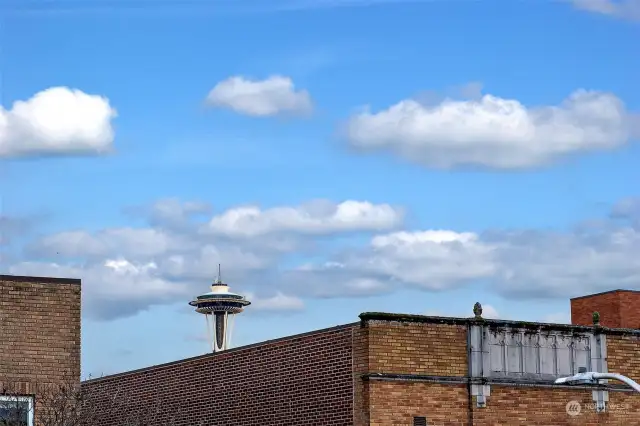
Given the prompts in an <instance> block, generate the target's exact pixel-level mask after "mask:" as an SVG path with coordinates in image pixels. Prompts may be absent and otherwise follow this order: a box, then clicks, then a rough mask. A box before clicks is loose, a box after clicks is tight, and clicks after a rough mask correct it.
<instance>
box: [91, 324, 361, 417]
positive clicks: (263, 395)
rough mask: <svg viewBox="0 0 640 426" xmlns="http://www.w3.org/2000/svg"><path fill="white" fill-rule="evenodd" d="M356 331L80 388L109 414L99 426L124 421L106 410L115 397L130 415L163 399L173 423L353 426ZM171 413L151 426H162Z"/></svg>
mask: <svg viewBox="0 0 640 426" xmlns="http://www.w3.org/2000/svg"><path fill="white" fill-rule="evenodd" d="M356 329H357V326H354V325H353V324H352V325H347V326H342V327H336V328H333V329H327V330H319V331H316V332H313V333H310V334H306V335H300V336H292V337H289V338H285V339H281V340H277V341H272V342H265V343H263V344H259V345H254V346H249V347H243V348H237V349H232V350H230V351H227V352H222V353H219V354H211V355H205V356H201V357H197V358H191V359H187V360H183V361H179V362H175V363H171V364H165V365H161V366H156V367H151V368H148V369H144V370H139V371H135V372H129V373H124V374H121V375H115V376H110V377H105V378H101V379H95V380H91V381H87V382H83V388H84V389H85V390H86V391H87V393H88V394H89V395H95V399H94V403H95V404H96V405H97V406H98V407H99V408H101V409H103V410H105V411H104V412H105V413H107V414H105V415H104V416H103V417H102V418H101V420H100V421H99V422H97V423H96V424H95V426H111V425H113V426H116V425H118V426H119V425H120V424H121V419H122V418H121V417H118V415H117V414H119V413H116V414H114V413H110V412H109V411H110V410H109V407H108V406H107V405H105V404H109V403H108V402H106V400H105V398H107V397H108V396H109V395H115V394H116V393H119V394H120V395H122V397H123V398H126V399H127V400H128V404H129V406H130V407H133V410H136V409H138V407H145V406H149V405H150V404H155V402H157V401H161V403H162V406H163V408H164V409H166V413H172V412H173V413H179V415H178V416H177V417H178V419H177V421H176V422H175V425H176V426H177V425H183V426H197V425H200V424H205V425H207V426H227V425H234V426H255V425H263V426H283V425H309V426H311V425H314V426H322V425H331V426H341V425H345V426H346V425H352V424H353V416H354V409H353V408H354V407H353V399H354V395H353V394H354V385H353V368H354V367H353V342H354V330H356ZM168 415H169V414H162V416H159V417H158V418H157V419H156V418H154V419H155V420H153V421H152V422H151V423H150V425H149V426H151V425H153V424H156V425H161V426H165V425H166V424H168V421H169V420H168V417H167V416H168ZM202 422H204V423H202ZM171 424H174V423H171Z"/></svg>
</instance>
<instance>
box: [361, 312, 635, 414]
mask: <svg viewBox="0 0 640 426" xmlns="http://www.w3.org/2000/svg"><path fill="white" fill-rule="evenodd" d="M363 318H364V321H363V323H364V324H363V327H362V328H363V330H366V335H367V341H368V343H369V346H368V347H369V350H368V351H367V353H366V358H367V365H368V370H369V373H370V374H365V375H364V376H365V377H364V381H363V382H364V383H363V385H362V389H363V390H364V392H365V396H364V397H363V398H362V401H363V402H364V403H363V404H362V405H360V408H361V409H362V410H364V411H366V419H367V421H368V423H364V422H362V423H356V426H362V425H364V424H370V425H372V426H401V425H403V426H411V425H412V424H413V418H414V417H415V416H424V417H426V418H427V421H428V423H427V424H428V425H430V426H436V425H441V426H445V425H460V426H462V425H465V426H468V425H475V426H496V425H504V426H512V425H523V426H524V425H540V426H550V425H554V426H555V425H558V426H560V425H603V424H607V425H620V426H622V425H640V421H638V420H637V412H638V411H640V395H638V394H637V393H633V392H627V391H618V390H615V389H612V390H611V391H610V392H609V405H608V407H609V411H608V412H606V413H596V411H595V408H594V402H593V399H592V391H591V389H589V388H584V387H583V388H577V389H576V388H567V387H566V386H554V385H552V384H551V383H549V382H542V383H535V381H526V380H525V381H511V382H510V383H509V382H508V381H507V383H500V384H499V383H490V395H489V396H488V398H487V405H486V407H484V408H478V407H477V406H476V399H475V397H473V396H471V397H470V385H469V384H468V382H467V378H468V368H469V367H468V357H467V350H468V349H467V342H468V336H467V326H466V325H463V324H464V322H465V321H466V320H464V319H457V320H455V319H451V320H450V321H449V322H450V323H445V322H446V321H441V322H440V323H438V319H430V320H428V321H424V317H423V318H422V319H420V318H415V317H413V316H410V315H393V314H370V315H368V314H364V317H363ZM367 318H369V319H367ZM371 318H375V319H371ZM377 318H388V319H387V320H379V319H377ZM403 318H405V319H406V321H405V320H403ZM421 321H422V322H421ZM605 331H606V330H605ZM623 331H624V330H622V331H621V330H618V332H615V333H614V332H612V333H611V334H610V335H607V347H608V365H609V371H615V372H618V373H622V374H624V375H627V376H629V377H631V378H634V379H636V380H640V334H634V333H623ZM570 401H578V402H579V403H580V404H581V407H582V411H581V413H580V414H578V415H577V416H574V417H572V416H570V415H568V414H567V408H566V407H567V403H569V402H570ZM356 406H357V405H356Z"/></svg>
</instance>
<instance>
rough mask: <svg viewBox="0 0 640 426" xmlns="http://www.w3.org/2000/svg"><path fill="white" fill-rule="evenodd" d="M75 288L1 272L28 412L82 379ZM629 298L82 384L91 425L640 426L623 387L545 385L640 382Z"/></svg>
mask: <svg viewBox="0 0 640 426" xmlns="http://www.w3.org/2000/svg"><path fill="white" fill-rule="evenodd" d="M79 284H80V283H79V281H78V280H67V279H53V278H34V277H11V276H0V290H1V292H0V308H1V309H0V321H1V325H2V328H1V329H0V333H1V334H0V377H1V378H2V380H0V381H2V382H3V383H11V384H12V385H14V386H16V385H17V386H18V387H19V388H20V392H21V394H22V395H23V396H24V397H25V398H27V399H28V401H29V403H31V404H34V405H35V408H36V411H37V409H38V395H37V389H36V387H35V385H36V384H38V383H42V382H56V381H58V380H66V379H67V378H68V377H75V378H79V373H80V369H79V367H80V366H79V338H80V286H79ZM637 294H638V293H636V292H627V291H621V290H617V291H614V292H608V293H602V294H597V295H591V296H587V297H582V298H576V299H573V300H572V301H571V311H572V319H573V322H574V324H573V325H561V324H541V323H528V322H518V321H502V320H488V319H482V318H476V317H471V318H443V317H429V316H419V315H402V314H390V313H364V314H361V315H360V321H358V322H354V323H352V324H346V325H343V326H338V327H333V328H329V329H324V330H317V331H313V332H310V333H305V334H301V335H296V336H290V337H286V338H282V339H277V340H272V341H268V342H263V343H258V344H254V345H249V346H244V347H239V348H234V349H231V350H227V351H223V352H220V353H217V354H209V355H203V356H199V357H194V358H189V359H185V360H180V361H176V362H172V363H168V364H163V365H158V366H153V367H149V368H144V369H141V370H136V371H130V372H126V373H122V374H116V375H112V376H107V377H103V378H99V379H94V380H90V381H86V382H83V384H82V387H83V389H85V390H86V391H87V393H88V394H89V395H90V396H91V398H92V402H93V407H96V408H97V409H99V410H101V409H104V415H102V416H101V419H100V420H99V421H98V422H96V424H95V426H110V425H114V426H115V425H118V426H122V424H123V423H125V422H123V421H122V416H124V415H126V413H127V411H135V410H137V409H138V408H140V407H151V406H156V405H157V404H160V405H161V406H162V407H163V412H164V413H165V414H166V413H169V414H171V413H173V415H174V418H173V419H172V421H171V422H169V421H168V417H161V416H159V417H157V418H156V419H155V420H154V421H152V422H150V423H151V424H156V425H162V426H167V425H169V424H175V425H184V426H197V425H207V426H218V425H221V426H222V425H224V426H227V425H238V426H248V425H251V426H253V425H273V426H282V425H300V426H302V425H335V426H341V425H354V426H365V425H379V426H382V425H407V426H408V425H543V426H551V425H597V424H607V425H640V421H638V420H637V417H636V415H635V413H636V412H637V410H638V409H639V408H640V396H639V395H638V394H636V393H633V392H631V391H630V390H629V389H628V388H626V387H624V386H622V385H619V384H616V383H608V384H604V385H602V386H600V387H597V388H594V387H586V386H561V385H555V384H553V381H554V379H555V378H556V377H558V376H564V375H570V374H573V373H575V372H576V371H577V370H578V368H579V367H587V369H589V370H596V371H611V372H616V373H621V374H623V375H626V376H629V377H631V378H634V379H640V357H639V355H640V330H638V323H637V321H636V318H637V315H638V310H639V309H640V304H639V303H638V302H639V301H638V300H637V299H635V298H636V297H638V296H637ZM634 306H635V310H634ZM596 310H598V311H599V312H600V314H601V315H600V316H601V324H600V325H593V323H592V320H591V318H592V314H593V311H596ZM114 396H115V397H116V398H122V399H123V400H126V406H125V405H123V409H122V410H117V411H114V410H112V409H108V408H109V406H108V404H109V401H111V400H112V399H113V398H114ZM572 401H577V403H573V402H572ZM568 405H569V407H572V408H573V411H571V412H570V414H573V415H569V414H568V413H567V406H568ZM576 407H578V408H577V409H576ZM597 407H600V412H598V411H597V410H596V408H597ZM602 408H604V409H602Z"/></svg>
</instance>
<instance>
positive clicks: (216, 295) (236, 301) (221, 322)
mask: <svg viewBox="0 0 640 426" xmlns="http://www.w3.org/2000/svg"><path fill="white" fill-rule="evenodd" d="M250 304H251V302H249V301H248V300H247V299H246V298H245V297H244V296H241V295H239V294H235V293H231V292H230V291H229V286H228V285H227V284H225V283H223V282H222V279H221V275H220V265H218V279H217V280H216V282H214V283H213V284H212V285H211V291H210V292H209V293H205V294H203V295H201V296H197V297H196V298H195V299H194V300H192V301H191V302H189V305H191V306H194V307H195V308H196V312H198V313H200V314H203V315H204V316H205V319H206V321H207V335H208V339H209V341H210V342H211V349H212V351H213V352H219V351H223V350H226V349H229V346H230V341H231V333H232V331H233V330H232V329H233V318H234V316H235V315H237V314H239V313H240V312H242V311H243V310H244V308H245V307H246V306H249V305H250Z"/></svg>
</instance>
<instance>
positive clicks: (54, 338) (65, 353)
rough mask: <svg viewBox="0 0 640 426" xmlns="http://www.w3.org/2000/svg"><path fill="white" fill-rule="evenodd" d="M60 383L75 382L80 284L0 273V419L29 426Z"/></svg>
mask: <svg viewBox="0 0 640 426" xmlns="http://www.w3.org/2000/svg"><path fill="white" fill-rule="evenodd" d="M60 383H77V384H79V383H80V280H77V279H66V278H44V277H22V276H13V275H0V420H1V419H2V417H3V416H8V414H7V413H8V411H9V409H10V408H13V407H11V406H14V405H15V404H20V406H21V407H24V409H23V410H21V414H20V416H21V418H22V419H23V424H26V425H28V426H31V425H32V424H33V422H34V417H35V414H36V413H37V411H38V410H39V408H41V403H42V401H43V400H44V398H43V395H41V394H40V393H41V392H42V391H43V390H44V389H46V388H47V386H49V385H58V384H60ZM39 404H40V405H39Z"/></svg>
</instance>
